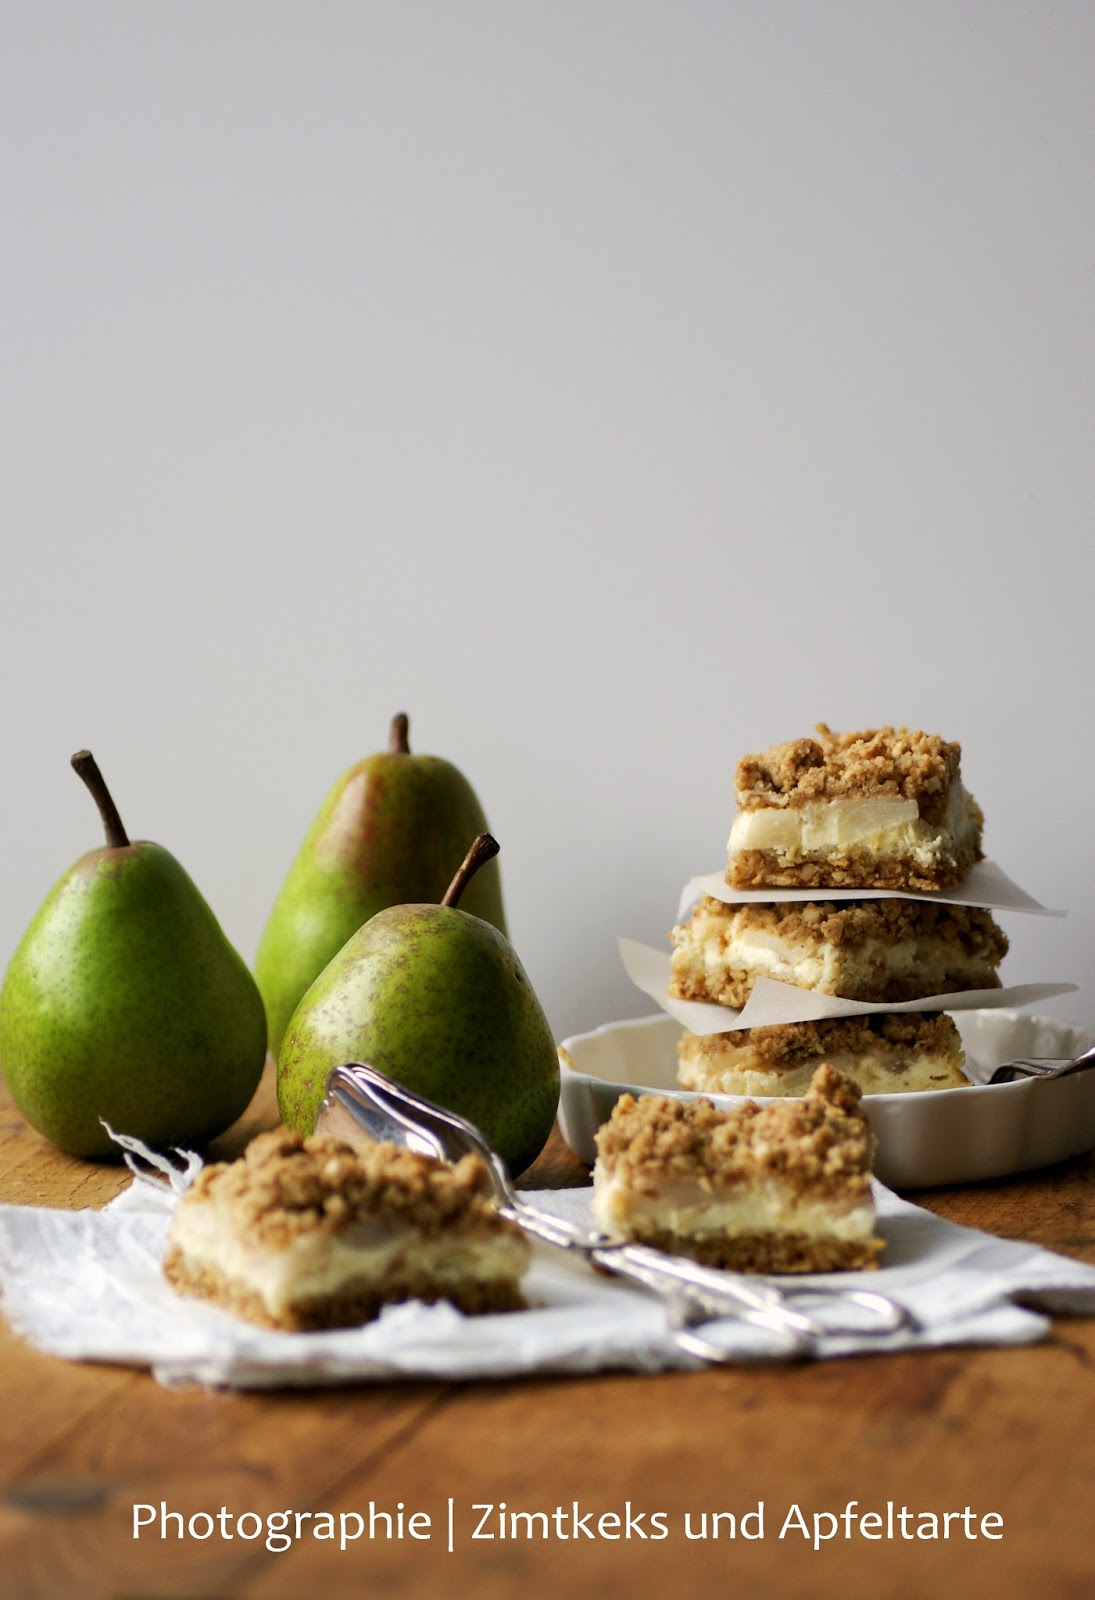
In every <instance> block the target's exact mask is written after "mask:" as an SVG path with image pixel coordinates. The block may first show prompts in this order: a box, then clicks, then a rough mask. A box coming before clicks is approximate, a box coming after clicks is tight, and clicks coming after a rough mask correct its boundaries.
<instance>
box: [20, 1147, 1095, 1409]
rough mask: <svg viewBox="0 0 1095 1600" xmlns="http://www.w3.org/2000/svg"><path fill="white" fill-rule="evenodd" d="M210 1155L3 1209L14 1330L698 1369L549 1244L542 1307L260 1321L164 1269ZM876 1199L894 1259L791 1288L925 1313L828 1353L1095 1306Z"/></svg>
mask: <svg viewBox="0 0 1095 1600" xmlns="http://www.w3.org/2000/svg"><path fill="white" fill-rule="evenodd" d="M197 1165H198V1163H197V1162H196V1158H191V1159H190V1160H189V1162H188V1166H187V1168H186V1170H184V1171H182V1172H179V1173H177V1174H176V1175H175V1176H174V1177H173V1180H172V1182H173V1185H174V1187H171V1186H169V1184H168V1183H166V1182H162V1181H158V1180H149V1179H147V1178H137V1179H136V1180H135V1181H134V1182H133V1183H132V1184H131V1185H130V1187H129V1188H128V1189H126V1190H125V1191H124V1192H123V1193H122V1194H121V1195H119V1196H118V1198H117V1199H116V1200H114V1201H113V1202H112V1203H111V1204H110V1205H109V1206H108V1207H107V1208H106V1209H105V1210H103V1211H62V1210H48V1209H44V1208H39V1207H32V1206H0V1284H2V1287H3V1304H2V1309H3V1311H4V1313H5V1315H6V1316H7V1318H8V1321H9V1322H10V1324H11V1326H12V1327H13V1328H14V1329H15V1330H16V1331H17V1332H19V1333H20V1334H22V1335H23V1336H24V1337H25V1338H27V1339H28V1340H30V1342H31V1343H32V1344H34V1345H36V1346H37V1347H38V1348H39V1349H40V1350H43V1351H46V1352H48V1353H50V1354H52V1355H58V1356H65V1357H67V1358H69V1359H70V1360H90V1361H109V1362H121V1363H125V1364H128V1365H132V1366H138V1367H150V1368H151V1369H152V1371H153V1372H154V1373H155V1375H156V1377H157V1378H158V1379H159V1380H160V1382H161V1383H164V1384H167V1385H182V1384H194V1383H197V1384H204V1385H206V1386H209V1387H228V1388H236V1389H252V1388H269V1387H275V1386H283V1385H300V1386H308V1385H320V1384H334V1383H346V1382H359V1381H363V1380H369V1379H372V1380H376V1379H390V1378H395V1377H406V1378H412V1377H414V1378H424V1377H425V1378H440V1379H453V1380H461V1379H471V1378H506V1377H512V1376H515V1375H517V1374H520V1373H527V1372H571V1373H579V1372H595V1371H600V1370H603V1369H608V1368H616V1369H619V1368H627V1369H631V1370H638V1371H648V1372H652V1371H658V1370H662V1369H665V1368H669V1367H694V1366H696V1365H697V1364H698V1363H697V1362H696V1360H695V1359H694V1358H693V1357H692V1356H689V1355H687V1354H685V1353H684V1352H683V1351H682V1350H681V1349H680V1348H679V1347H678V1346H677V1345H676V1344H674V1342H673V1339H672V1336H671V1335H670V1333H669V1331H668V1328H667V1325H666V1319H665V1313H664V1309H663V1307H662V1305H661V1303H660V1302H659V1301H658V1300H657V1299H656V1298H655V1297H654V1296H653V1295H650V1294H648V1293H646V1292H645V1291H644V1290H641V1289H637V1288H633V1287H632V1286H631V1285H629V1284H626V1283H623V1282H621V1281H620V1280H618V1279H613V1278H610V1277H607V1276H605V1275H603V1274H601V1273H597V1272H594V1271H593V1270H591V1269H590V1268H588V1267H587V1266H585V1265H584V1264H583V1263H582V1262H580V1261H577V1260H573V1259H572V1258H571V1257H570V1256H568V1255H566V1254H565V1253H564V1252H562V1251H560V1250H554V1249H552V1248H551V1247H550V1246H541V1245H537V1246H535V1247H534V1251H533V1262H532V1266H531V1268H530V1271H529V1274H528V1277H527V1279H526V1291H527V1295H528V1298H529V1299H530V1301H531V1302H532V1306H533V1309H531V1310H528V1311H523V1312H510V1313H508V1314H498V1315H492V1316H482V1317H465V1316H462V1315H461V1314H460V1313H459V1312H457V1311H455V1310H453V1309H452V1307H450V1306H448V1305H445V1304H442V1305H435V1306H424V1305H419V1304H417V1303H415V1304H408V1305H402V1306H397V1307H392V1308H389V1309H388V1310H386V1311H385V1312H384V1314H383V1315H382V1316H381V1317H380V1318H378V1320H377V1321H375V1322H372V1323H369V1324H367V1325H366V1326H365V1327H361V1328H348V1329H344V1330H340V1331H337V1332H332V1333H308V1334H303V1333H279V1332H273V1331H270V1330H268V1329H264V1328H257V1327H253V1326H251V1325H250V1324H249V1323H246V1322H242V1321H239V1320H238V1319H237V1318H235V1317H232V1316H230V1315H229V1314H228V1313H226V1312H223V1311H220V1310H217V1309H216V1308H215V1307H212V1306H209V1305H205V1304H203V1303H202V1302H200V1301H197V1300H190V1299H184V1298H182V1297H180V1296H179V1295H177V1294H176V1293H175V1292H174V1290H173V1289H172V1288H171V1287H170V1286H169V1284H168V1283H167V1281H166V1280H165V1279H164V1277H163V1274H162V1272H161V1270H160V1263H161V1261H162V1257H163V1248H164V1238H165V1234H166V1231H167V1224H168V1220H169V1218H170V1215H171V1212H172V1210H173V1209H174V1205H175V1202H176V1199H177V1197H178V1193H179V1192H181V1190H182V1188H184V1187H185V1185H186V1183H187V1182H188V1181H189V1180H190V1178H191V1177H192V1176H193V1173H194V1171H195V1170H196V1168H197ZM590 1194H591V1190H590V1189H589V1188H583V1189H568V1190H561V1191H558V1192H547V1191H539V1192H535V1193H531V1194H528V1195H526V1196H525V1198H526V1199H527V1200H529V1201H530V1202H532V1203H534V1204H536V1205H537V1206H539V1207H541V1209H543V1210H544V1211H550V1212H552V1213H553V1214H555V1215H557V1216H566V1217H569V1218H571V1219H573V1220H576V1221H579V1220H580V1221H588V1219H589V1201H590ZM876 1200H877V1205H878V1212H879V1227H880V1231H881V1232H882V1233H883V1234H884V1236H885V1238H886V1241H887V1245H886V1253H885V1256H884V1258H883V1259H884V1261H885V1266H884V1267H883V1268H882V1269H881V1270H880V1271H878V1272H870V1273H841V1274H835V1275H830V1276H829V1277H826V1278H820V1277H818V1278H810V1279H790V1278H782V1279H780V1280H778V1281H779V1284H780V1287H781V1288H783V1289H784V1291H785V1292H793V1291H794V1288H795V1287H796V1285H797V1286H801V1285H803V1284H810V1285H819V1286H820V1285H830V1286H832V1287H833V1288H834V1289H846V1288H850V1287H860V1288H867V1289H872V1290H877V1291H880V1292H882V1293H884V1294H887V1295H889V1296H891V1297H892V1298H894V1299H895V1300H898V1301H899V1302H900V1303H901V1304H902V1305H904V1306H906V1307H907V1308H908V1309H909V1310H910V1311H911V1312H913V1314H914V1315H915V1317H916V1318H917V1321H918V1323H919V1324H920V1326H919V1329H918V1331H915V1332H911V1331H903V1332H901V1333H896V1334H889V1335H886V1336H884V1337H882V1338H868V1337H864V1336H862V1335H855V1334H853V1335H848V1334H835V1333H834V1334H829V1335H826V1336H825V1337H823V1338H822V1339H821V1340H820V1341H819V1345H818V1350H817V1353H818V1354H819V1355H820V1356H837V1355H849V1354H852V1353H856V1352H861V1351H867V1350H904V1349H914V1348H917V1347H927V1346H937V1345H947V1344H1025V1343H1029V1342H1031V1341H1033V1340H1036V1339H1041V1338H1043V1337H1045V1335H1046V1333H1047V1332H1048V1329H1049V1320H1048V1318H1047V1316H1046V1315H1045V1314H1044V1312H1045V1311H1049V1310H1053V1311H1058V1312H1062V1311H1072V1312H1079V1313H1087V1314H1091V1313H1092V1312H1095V1267H1089V1266H1085V1265H1083V1264H1082V1263H1079V1262H1075V1261H1070V1260H1067V1259H1066V1258H1064V1257H1061V1256H1056V1255H1053V1254H1051V1253H1050V1252H1049V1251H1048V1250H1043V1249H1041V1248H1039V1247H1038V1246H1035V1245H1029V1244H1020V1243H1013V1242H1010V1241H1005V1240H1000V1239H994V1238H991V1237H990V1236H989V1235H987V1234H984V1233H979V1232H975V1231H973V1230H971V1229H968V1228H959V1227H956V1226H955V1225H954V1224H953V1223H949V1222H944V1221H942V1220H941V1219H939V1218H938V1217H935V1216H932V1215H931V1213H930V1212H927V1211H923V1210H921V1209H920V1208H919V1207H917V1206H912V1205H909V1204H907V1203H906V1202H905V1201H903V1200H900V1199H898V1197H897V1196H896V1195H895V1194H892V1193H891V1192H890V1191H889V1190H888V1189H884V1188H882V1187H881V1186H880V1185H879V1186H877V1187H876ZM1018 1299H1022V1300H1023V1301H1024V1302H1026V1303H1027V1304H1026V1305H1024V1306H1020V1305H1018V1304H1017V1303H1016V1301H1017V1300H1018ZM1032 1303H1037V1305H1038V1306H1039V1307H1041V1308H1042V1310H1041V1311H1036V1310H1034V1309H1031V1308H1030V1306H1031V1304H1032ZM803 1309H805V1310H807V1311H808V1312H810V1313H811V1314H813V1315H815V1316H823V1318H824V1320H826V1322H830V1321H831V1319H832V1317H833V1315H835V1314H839V1308H837V1307H835V1306H833V1305H832V1303H831V1302H830V1303H829V1304H828V1306H823V1305H822V1304H821V1303H818V1302H815V1301H813V1300H810V1301H808V1302H804V1303H803ZM708 1331H710V1332H711V1335H712V1337H714V1336H716V1334H717V1338H718V1340H719V1343H720V1346H721V1347H723V1348H724V1349H725V1351H726V1355H727V1358H728V1359H730V1360H733V1361H748V1360H758V1359H759V1360H764V1359H777V1358H779V1356H780V1355H781V1353H783V1346H782V1343H781V1341H780V1340H779V1339H776V1338H773V1336H772V1335H771V1334H769V1333H767V1332H765V1331H764V1330H760V1329H757V1328H755V1327H751V1326H749V1325H746V1324H743V1323H738V1322H730V1321H724V1322H721V1323H719V1324H718V1326H717V1330H715V1329H712V1330H708Z"/></svg>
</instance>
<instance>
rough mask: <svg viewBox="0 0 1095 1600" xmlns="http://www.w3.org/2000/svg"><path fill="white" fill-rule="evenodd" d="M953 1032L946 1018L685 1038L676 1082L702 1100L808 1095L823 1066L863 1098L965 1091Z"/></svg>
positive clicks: (882, 1019)
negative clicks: (702, 1096)
mask: <svg viewBox="0 0 1095 1600" xmlns="http://www.w3.org/2000/svg"><path fill="white" fill-rule="evenodd" d="M963 1059H964V1056H963V1051H962V1042H961V1039H960V1037H959V1034H958V1029H957V1028H956V1027H955V1025H954V1021H953V1019H952V1018H950V1017H948V1016H947V1015H946V1014H945V1013H932V1012H926V1013H925V1012H920V1013H905V1012H899V1013H893V1014H890V1013H886V1012H877V1013H872V1014H870V1015H868V1016H865V1017H830V1018H825V1019H823V1020H821V1021H818V1022H791V1023H784V1024H781V1025H779V1026H775V1027H770V1028H753V1029H738V1030H736V1031H734V1032H730V1033H715V1034H708V1035H706V1036H704V1037H701V1036H699V1035H697V1034H694V1033H685V1034H683V1035H682V1037H681V1040H680V1043H679V1044H678V1046H677V1081H678V1083H679V1084H680V1085H681V1087H682V1088H684V1089H691V1090H695V1091H698V1092H699V1093H701V1094H758V1095H765V1096H771V1095H775V1096H787V1095H801V1094H805V1093H806V1092H807V1090H808V1088H809V1085H810V1082H811V1080H812V1078H813V1075H814V1073H815V1072H816V1070H817V1068H818V1066H819V1065H820V1064H821V1063H822V1062H823V1061H828V1062H829V1063H830V1065H831V1066H833V1067H835V1068H836V1069H837V1071H839V1072H843V1073H844V1074H845V1075H846V1076H847V1077H849V1078H851V1079H852V1081H853V1082H854V1083H856V1084H857V1085H858V1086H859V1088H860V1090H861V1091H862V1093H863V1094H914V1093H921V1092H923V1091H925V1090H930V1089H962V1088H968V1087H969V1079H968V1078H967V1077H966V1075H965V1073H964V1072H963V1071H962V1062H963Z"/></svg>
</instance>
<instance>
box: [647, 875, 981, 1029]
mask: <svg viewBox="0 0 1095 1600" xmlns="http://www.w3.org/2000/svg"><path fill="white" fill-rule="evenodd" d="M669 937H670V939H671V940H672V943H673V947H674V948H673V957H672V979H671V982H670V989H669V992H670V994H672V995H674V996H675V997H676V998H677V999H680V1000H708V1001H712V1002H714V1003H715V1004H716V1005H724V1006H734V1007H741V1006H743V1005H744V1004H745V1002H746V1001H747V1000H748V998H749V995H750V993H751V991H752V988H753V984H754V983H755V982H756V980H757V979H758V978H774V979H776V980H777V981H778V982H780V983H793V984H795V985H796V986H797V987H798V988H800V989H813V990H815V991H817V992H818V993H821V994H833V995H840V996H841V997H842V998H843V999H845V1000H864V1001H871V1002H879V1001H886V1000H890V1001H893V1000H922V999H924V998H925V997H926V996H928V995H933V994H952V993H955V992H956V991H959V990H964V989H998V988H999V987H1000V979H999V976H998V974H997V971H996V969H997V967H998V966H999V964H1000V962H1001V961H1002V960H1003V958H1004V956H1005V955H1006V954H1007V949H1008V941H1007V937H1006V936H1005V934H1004V933H1003V932H1002V931H1001V929H1000V928H999V927H998V926H997V924H996V922H995V920H994V919H993V917H992V915H991V913H990V912H988V911H985V910H983V909H982V908H980V907H978V906H951V905H938V904H934V905H933V904H931V903H930V902H928V901H925V900H820V901H814V900H808V901H789V900H783V901H772V902H768V903H765V904H763V905H758V904H755V903H749V904H746V905H734V906H729V905H724V904H723V903H722V901H721V900H715V899H713V898H712V897H711V896H710V895H704V896H703V897H702V899H701V900H700V901H699V902H698V903H697V905H696V908H695V910H694V911H693V912H692V915H691V916H690V917H689V918H688V920H687V921H686V922H683V923H681V924H680V925H679V926H678V927H676V928H673V929H672V931H671V932H670V935H669Z"/></svg>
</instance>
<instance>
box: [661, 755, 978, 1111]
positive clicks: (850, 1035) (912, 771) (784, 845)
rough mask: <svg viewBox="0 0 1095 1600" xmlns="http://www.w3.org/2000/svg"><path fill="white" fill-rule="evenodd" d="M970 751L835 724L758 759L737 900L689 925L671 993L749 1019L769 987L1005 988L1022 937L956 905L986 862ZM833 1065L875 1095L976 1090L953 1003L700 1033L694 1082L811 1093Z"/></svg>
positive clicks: (730, 870) (712, 1087) (748, 774)
mask: <svg viewBox="0 0 1095 1600" xmlns="http://www.w3.org/2000/svg"><path fill="white" fill-rule="evenodd" d="M960 756H961V750H960V747H959V746H958V745H957V744H955V743H949V742H947V741H946V740H944V739H941V738H938V737H937V736H935V735H934V734H926V733H919V732H910V731H909V730H908V729H905V728H876V729H871V730H868V731H866V732H861V733H845V734H837V733H833V732H831V731H830V729H829V728H827V727H826V726H825V725H824V723H821V724H819V725H818V727H817V729H816V736H815V737H814V738H812V739H796V740H793V741H792V742H791V743H789V744H782V745H776V746H774V747H773V748H772V749H769V750H765V751H762V752H761V753H760V754H759V755H752V756H746V757H745V759H744V760H743V761H741V762H740V763H739V765H738V769H737V775H736V784H735V787H736V791H737V804H738V811H737V816H736V818H735V820H734V824H733V828H732V830H731V834H730V841H729V864H728V867H727V870H726V882H727V884H728V886H729V891H730V892H729V894H728V901H729V902H730V903H727V901H723V900H721V899H719V898H716V897H714V896H712V895H706V894H705V895H704V896H702V898H701V899H700V900H699V902H698V904H697V905H696V906H695V909H694V910H693V911H692V914H691V916H690V917H689V918H688V920H687V921H685V922H682V923H681V925H680V926H678V927H675V928H674V929H673V930H672V933H671V935H670V938H671V939H672V942H673V946H674V951H673V958H672V974H673V976H672V982H671V986H670V994H671V995H673V996H675V997H677V998H678V999H685V1000H704V1001H710V1002H714V1003H715V1004H717V1005H723V1006H727V1007H733V1008H735V1010H736V1009H738V1008H740V1007H742V1006H744V1004H745V1003H746V1001H747V1000H748V997H749V994H750V992H751V990H752V988H753V985H754V983H755V982H756V980H757V979H758V978H761V977H763V978H774V979H777V980H781V981H782V982H785V983H790V984H794V985H796V986H798V987H799V988H804V989H812V990H815V991H817V992H819V993H821V994H826V995H836V996H840V997H841V998H842V999H845V1000H854V1001H862V1002H867V1003H870V1004H871V1005H874V1006H878V1005H882V1006H885V1005H886V1004H887V1003H889V1004H894V1003H898V1002H907V1001H915V1000H922V999H925V998H927V997H931V996H936V995H938V996H944V995H948V994H956V993H959V992H963V991H966V992H968V991H970V990H975V989H989V988H998V987H999V984H1000V979H999V976H998V974H997V968H998V966H999V964H1000V962H1001V960H1002V959H1003V957H1004V955H1005V954H1006V953H1007V948H1008V942H1007V939H1006V937H1005V936H1004V934H1003V933H1002V932H1001V930H1000V928H999V927H998V926H997V924H996V922H995V920H994V919H993V917H992V915H991V913H990V912H989V911H988V910H986V909H984V908H982V907H979V906H968V905H955V904H947V903H945V902H944V901H941V900H940V898H939V896H940V893H941V892H943V893H946V892H947V891H950V890H953V889H955V888H956V887H957V885H959V884H960V883H961V881H962V880H963V878H965V876H966V875H967V874H968V873H969V871H970V869H971V868H972V867H973V865H974V863H975V862H977V861H979V860H980V859H981V857H982V852H981V827H982V816H981V810H980V808H979V806H978V805H977V803H976V801H975V800H974V799H973V798H972V796H971V795H969V794H968V793H967V792H966V789H965V788H964V786H963V784H962V779H961V775H960V772H959V761H960ZM826 890H829V891H838V892H839V893H838V897H836V898H827V897H826ZM738 891H745V893H744V894H739V893H738ZM772 891H774V893H772ZM787 891H797V893H796V894H795V896H794V897H793V898H788V897H787ZM849 891H851V895H849ZM856 891H859V892H860V893H861V894H862V897H860V895H859V894H857V893H856ZM867 891H871V892H872V893H870V894H868V893H867ZM879 891H881V897H880V896H879ZM898 895H899V896H900V898H898V897H896V896H898ZM823 1061H828V1062H830V1063H831V1064H832V1065H833V1066H835V1067H837V1068H839V1069H840V1070H841V1071H843V1072H846V1073H847V1074H848V1075H849V1076H850V1077H851V1078H853V1079H854V1081H855V1082H856V1083H857V1084H859V1086H860V1088H861V1089H862V1090H863V1091H864V1092H865V1093H868V1094H871V1093H882V1092H890V1093H892V1092H895V1091H901V1090H916V1089H947V1088H957V1087H960V1086H962V1085H965V1084H966V1083H967V1081H968V1080H967V1079H966V1077H965V1076H964V1074H963V1073H962V1070H961V1068H962V1048H961V1043H960V1040H959V1037H958V1030H957V1029H956V1028H955V1025H954V1023H953V1021H952V1020H951V1018H950V1017H949V1016H948V1015H947V1014H946V1013H945V1012H944V1011H942V1010H939V1011H909V1010H902V1011H887V1010H885V1009H882V1010H872V1011H869V1012H861V1013H860V1014H858V1015H854V1016H837V1017H830V1018H825V1019H822V1020H817V1021H812V1022H787V1023H782V1024H779V1025H777V1026H772V1027H756V1028H752V1029H740V1028H739V1029H729V1030H728V1031H727V1032H725V1033H713V1034H708V1035H706V1036H699V1035H696V1034H692V1033H686V1034H685V1035H684V1037H683V1039H682V1040H681V1044H680V1048H679V1065H678V1078H679V1081H680V1083H681V1084H682V1085H683V1086H684V1087H685V1088H688V1089H698V1090H702V1091H705V1092H707V1093H722V1094H759V1095H801V1094H804V1093H805V1092H806V1089H807V1087H808V1085H809V1083H810V1080H811V1078H812V1077H813V1074H814V1071H815V1069H816V1068H817V1066H818V1065H819V1063H821V1062H823Z"/></svg>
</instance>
